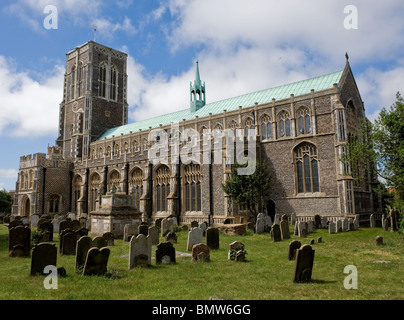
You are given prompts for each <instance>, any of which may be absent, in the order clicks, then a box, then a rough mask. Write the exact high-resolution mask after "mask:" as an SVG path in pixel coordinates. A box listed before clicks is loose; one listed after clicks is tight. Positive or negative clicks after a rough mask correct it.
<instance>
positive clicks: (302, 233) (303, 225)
mask: <svg viewBox="0 0 404 320" xmlns="http://www.w3.org/2000/svg"><path fill="white" fill-rule="evenodd" d="M298 233H299V234H298V235H299V237H300V238H306V237H307V222H305V221H300V222H299V225H298Z"/></svg>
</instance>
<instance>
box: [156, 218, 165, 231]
mask: <svg viewBox="0 0 404 320" xmlns="http://www.w3.org/2000/svg"><path fill="white" fill-rule="evenodd" d="M162 220H163V219H162V218H158V219H156V221H155V222H154V225H155V226H156V227H157V228H159V229H161V221H162Z"/></svg>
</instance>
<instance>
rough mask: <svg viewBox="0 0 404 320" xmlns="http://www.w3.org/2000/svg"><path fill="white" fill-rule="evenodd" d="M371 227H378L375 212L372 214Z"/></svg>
mask: <svg viewBox="0 0 404 320" xmlns="http://www.w3.org/2000/svg"><path fill="white" fill-rule="evenodd" d="M370 227H371V228H376V219H375V216H374V214H371V215H370Z"/></svg>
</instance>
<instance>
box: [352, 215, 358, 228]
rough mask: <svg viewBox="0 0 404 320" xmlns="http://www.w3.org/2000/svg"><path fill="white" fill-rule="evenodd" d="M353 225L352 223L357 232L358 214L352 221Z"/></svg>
mask: <svg viewBox="0 0 404 320" xmlns="http://www.w3.org/2000/svg"><path fill="white" fill-rule="evenodd" d="M353 223H354V227H355V230H358V229H359V214H356V215H355V219H354V222H353Z"/></svg>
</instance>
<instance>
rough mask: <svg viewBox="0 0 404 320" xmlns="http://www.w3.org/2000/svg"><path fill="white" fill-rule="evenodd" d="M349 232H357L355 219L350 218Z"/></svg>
mask: <svg viewBox="0 0 404 320" xmlns="http://www.w3.org/2000/svg"><path fill="white" fill-rule="evenodd" d="M348 230H349V231H355V230H356V229H355V224H354V219H352V218H349V219H348Z"/></svg>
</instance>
